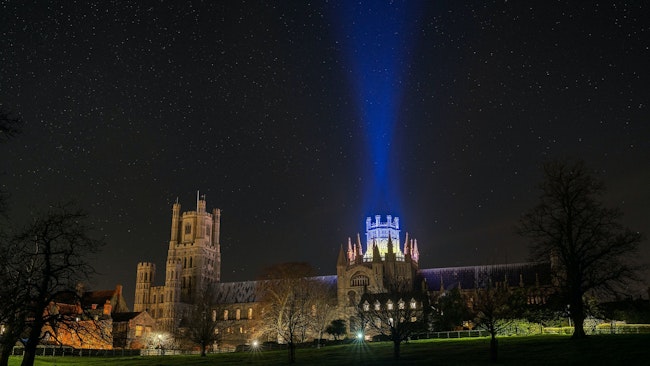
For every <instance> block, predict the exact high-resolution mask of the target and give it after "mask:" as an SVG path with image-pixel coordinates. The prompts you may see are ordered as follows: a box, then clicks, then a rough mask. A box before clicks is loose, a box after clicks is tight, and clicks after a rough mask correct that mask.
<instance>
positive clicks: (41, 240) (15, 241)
mask: <svg viewBox="0 0 650 366" xmlns="http://www.w3.org/2000/svg"><path fill="white" fill-rule="evenodd" d="M86 217H87V216H86V214H85V213H83V212H81V211H79V210H75V209H73V208H72V206H71V205H70V204H66V205H59V206H54V207H51V208H50V210H49V211H48V212H46V213H44V214H42V215H39V216H37V217H35V218H34V220H33V222H32V223H31V224H29V225H27V227H25V228H24V229H23V230H22V231H20V232H19V233H17V234H15V235H13V236H12V237H11V239H10V240H9V242H8V243H6V244H7V245H6V247H4V248H2V249H1V250H2V251H6V250H11V251H10V253H11V254H12V260H11V261H9V262H8V263H7V265H6V266H5V271H4V272H3V273H5V274H8V275H9V276H13V278H15V279H16V281H15V282H14V283H13V286H15V287H17V288H20V289H22V291H20V292H19V293H17V294H15V296H16V298H15V300H16V302H17V304H19V307H18V312H17V317H16V319H14V320H13V323H10V326H11V327H16V328H14V329H13V332H14V333H13V334H21V337H24V338H25V339H26V341H25V342H24V344H25V354H24V356H23V361H22V365H23V366H28V365H30V366H31V365H33V364H34V358H35V355H36V353H35V352H36V346H37V345H38V344H39V342H40V341H41V339H42V337H43V335H44V334H43V332H42V329H43V328H44V327H45V326H49V327H50V328H52V329H55V328H56V327H58V326H59V325H60V323H61V322H66V321H68V318H66V317H62V316H60V314H57V313H53V312H52V311H50V307H51V306H52V304H55V303H57V296H58V295H60V294H61V293H62V292H65V291H74V290H75V287H76V285H77V284H78V283H79V282H82V281H83V280H86V279H88V277H89V276H90V275H91V274H93V273H94V270H93V268H92V267H91V266H90V265H89V264H88V258H87V256H88V255H90V254H93V253H96V252H97V251H98V249H99V248H100V247H101V245H102V242H101V241H99V240H96V239H93V238H91V236H90V228H89V226H88V225H86V224H85V222H84V221H85V219H86ZM3 298H4V297H3ZM75 320H76V319H75ZM74 326H76V325H73V324H70V326H69V327H68V328H71V327H74ZM19 328H22V329H19Z"/></svg>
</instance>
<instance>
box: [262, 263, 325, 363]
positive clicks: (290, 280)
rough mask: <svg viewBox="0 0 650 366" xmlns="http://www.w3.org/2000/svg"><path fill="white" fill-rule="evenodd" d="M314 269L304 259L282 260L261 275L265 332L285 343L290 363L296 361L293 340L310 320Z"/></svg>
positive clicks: (296, 339) (294, 342) (301, 332)
mask: <svg viewBox="0 0 650 366" xmlns="http://www.w3.org/2000/svg"><path fill="white" fill-rule="evenodd" d="M313 273H314V271H313V269H312V268H311V266H309V265H308V264H306V263H285V264H280V265H276V266H274V267H271V268H269V269H268V270H267V271H266V274H265V276H264V279H265V280H266V282H265V283H264V286H262V293H261V294H260V298H261V299H262V301H261V306H262V308H263V315H262V318H261V321H262V326H263V328H264V331H265V332H266V333H267V334H269V335H271V336H274V337H276V338H277V339H278V340H279V341H281V342H284V343H287V346H288V347H287V348H288V351H289V363H294V362H295V361H296V343H297V342H299V341H300V339H301V336H303V332H304V330H305V329H306V328H308V326H309V322H310V320H311V319H310V312H311V305H312V304H313V298H312V295H313V291H312V289H313V286H314V283H313V281H314V279H313V278H311V277H312V276H313Z"/></svg>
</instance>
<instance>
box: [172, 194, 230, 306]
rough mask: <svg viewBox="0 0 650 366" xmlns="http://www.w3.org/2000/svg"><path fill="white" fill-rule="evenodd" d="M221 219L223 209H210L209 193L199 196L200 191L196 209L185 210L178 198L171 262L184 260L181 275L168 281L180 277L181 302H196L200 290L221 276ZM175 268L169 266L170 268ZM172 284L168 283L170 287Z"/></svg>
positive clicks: (174, 219) (174, 208)
mask: <svg viewBox="0 0 650 366" xmlns="http://www.w3.org/2000/svg"><path fill="white" fill-rule="evenodd" d="M220 222H221V211H220V210H219V209H214V210H213V211H212V213H209V212H207V211H206V201H205V196H203V197H198V193H197V200H196V211H187V212H183V213H182V214H181V205H180V203H178V202H176V203H174V205H173V207H172V222H171V238H170V241H169V249H168V251H167V260H168V261H167V265H168V266H172V267H174V268H175V267H176V266H177V261H180V264H181V268H180V275H179V278H178V279H176V278H174V279H169V278H168V279H167V281H177V280H178V281H180V301H181V302H184V303H192V302H193V301H194V299H196V297H197V293H199V292H201V291H203V290H205V288H206V287H207V286H211V285H214V284H215V283H217V282H218V281H219V280H220V278H221V273H220V271H221V245H220V243H219V237H220ZM170 260H171V261H170ZM172 270H174V269H168V272H169V271H172ZM171 285H172V283H169V282H166V283H165V286H166V287H167V286H171ZM174 285H175V283H174Z"/></svg>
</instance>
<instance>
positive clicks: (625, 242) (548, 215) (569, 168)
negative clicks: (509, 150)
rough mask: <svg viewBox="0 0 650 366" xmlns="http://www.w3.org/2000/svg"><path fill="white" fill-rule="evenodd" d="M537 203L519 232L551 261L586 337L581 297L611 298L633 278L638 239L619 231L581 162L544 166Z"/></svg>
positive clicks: (577, 333) (616, 215) (616, 216)
mask: <svg viewBox="0 0 650 366" xmlns="http://www.w3.org/2000/svg"><path fill="white" fill-rule="evenodd" d="M544 176H545V179H544V181H543V182H542V184H541V187H540V188H541V191H542V192H541V196H540V202H539V204H538V205H537V206H535V207H534V208H533V209H531V210H530V211H528V212H527V213H526V214H524V215H523V216H522V217H521V219H520V220H519V225H518V229H517V230H518V232H519V233H520V234H521V235H523V236H525V237H528V238H530V239H531V241H532V244H531V248H532V255H533V256H534V257H535V258H551V265H552V267H553V275H554V280H555V283H556V284H557V286H558V288H559V290H560V294H561V295H562V296H563V298H564V300H565V301H566V303H567V304H568V305H569V311H570V317H571V319H572V320H573V323H574V325H575V330H574V333H573V338H582V337H584V336H585V331H584V319H585V295H586V294H591V295H593V296H598V295H606V294H613V293H616V292H618V291H619V288H620V286H621V285H623V284H625V283H626V282H627V281H629V280H631V279H635V278H636V269H637V268H638V267H637V266H635V265H634V264H633V261H632V255H633V254H634V253H635V252H636V250H637V249H638V246H639V243H640V242H641V241H642V235H641V234H640V233H638V232H634V231H632V230H630V229H628V228H626V227H624V226H623V225H622V224H621V223H620V222H619V220H620V218H621V212H620V211H619V210H618V209H612V208H607V207H605V206H604V204H603V203H602V196H603V194H604V186H603V183H602V182H601V181H599V180H597V179H596V178H594V177H593V176H592V174H590V173H589V172H588V170H587V168H586V167H585V164H584V163H583V162H577V163H567V162H561V161H551V162H548V163H546V164H544Z"/></svg>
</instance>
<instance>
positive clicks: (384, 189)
mask: <svg viewBox="0 0 650 366" xmlns="http://www.w3.org/2000/svg"><path fill="white" fill-rule="evenodd" d="M417 8H418V6H417V3H416V2H412V1H411V2H407V1H391V2H386V1H361V2H356V1H354V2H353V1H345V2H343V4H340V8H339V9H338V18H337V21H338V24H337V26H338V30H339V31H340V37H341V38H342V39H343V40H344V50H345V54H346V56H347V59H348V62H349V63H350V65H351V70H350V77H351V82H352V84H353V87H354V89H355V93H356V95H357V98H358V112H359V117H360V120H361V125H362V127H363V130H364V132H365V134H364V136H365V139H366V141H365V142H366V145H367V149H368V150H367V152H368V156H369V159H370V161H369V163H368V164H366V167H367V171H365V172H364V173H365V176H366V177H367V178H368V179H366V182H368V183H367V184H368V185H369V186H368V187H366V189H365V190H364V192H365V195H366V196H365V197H364V199H365V201H366V203H365V207H366V209H367V210H368V211H367V212H368V213H370V212H373V213H377V212H389V211H390V212H392V211H394V210H396V209H398V207H399V202H400V200H399V197H398V196H399V194H398V193H397V190H396V189H394V187H396V186H397V184H398V182H397V179H396V176H397V175H398V171H399V169H398V166H397V164H398V162H399V161H398V160H399V159H398V157H395V156H394V155H395V154H394V153H395V152H394V151H392V138H393V134H394V128H395V125H396V122H397V119H398V107H399V104H400V101H401V96H402V85H403V77H404V75H405V73H406V71H407V70H408V68H409V66H408V61H409V54H410V46H411V45H410V41H411V39H412V38H413V37H412V34H413V25H414V24H415V23H416V21H415V16H414V14H416V13H415V11H416V10H417Z"/></svg>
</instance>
